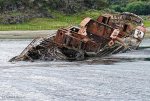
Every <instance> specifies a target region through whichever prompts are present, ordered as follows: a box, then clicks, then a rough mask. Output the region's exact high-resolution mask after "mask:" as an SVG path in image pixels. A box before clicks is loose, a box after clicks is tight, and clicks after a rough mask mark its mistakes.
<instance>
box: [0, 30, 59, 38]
mask: <svg viewBox="0 0 150 101" xmlns="http://www.w3.org/2000/svg"><path fill="white" fill-rule="evenodd" d="M55 32H56V30H37V31H0V39H32V38H36V37H43V36H46V35H50V34H54V33H55Z"/></svg>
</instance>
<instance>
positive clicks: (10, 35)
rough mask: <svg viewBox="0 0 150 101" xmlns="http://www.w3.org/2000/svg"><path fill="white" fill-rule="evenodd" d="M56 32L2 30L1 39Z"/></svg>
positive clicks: (149, 31)
mask: <svg viewBox="0 0 150 101" xmlns="http://www.w3.org/2000/svg"><path fill="white" fill-rule="evenodd" d="M54 33H56V30H37V31H0V39H33V38H36V37H44V36H46V35H51V34H54ZM145 38H150V27H149V28H147V33H146V35H145Z"/></svg>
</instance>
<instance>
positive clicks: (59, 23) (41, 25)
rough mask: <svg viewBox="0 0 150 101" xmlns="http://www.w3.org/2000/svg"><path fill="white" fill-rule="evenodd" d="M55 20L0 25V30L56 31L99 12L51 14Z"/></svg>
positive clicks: (33, 20)
mask: <svg viewBox="0 0 150 101" xmlns="http://www.w3.org/2000/svg"><path fill="white" fill-rule="evenodd" d="M53 15H55V18H53V19H52V18H35V19H32V20H30V21H29V22H27V23H23V24H14V25H0V30H49V29H58V28H60V27H66V26H70V25H78V24H79V23H80V22H81V21H82V20H83V19H84V18H85V17H91V18H97V17H98V16H99V15H100V12H99V11H96V10H89V11H86V12H82V13H78V14H74V15H70V16H66V15H64V14H61V13H58V12H53Z"/></svg>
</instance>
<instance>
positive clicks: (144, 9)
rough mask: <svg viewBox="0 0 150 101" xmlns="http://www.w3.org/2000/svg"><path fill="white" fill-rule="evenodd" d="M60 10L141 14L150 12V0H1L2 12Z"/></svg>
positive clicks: (70, 12)
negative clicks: (91, 10) (94, 10)
mask: <svg viewBox="0 0 150 101" xmlns="http://www.w3.org/2000/svg"><path fill="white" fill-rule="evenodd" d="M27 9H32V10H37V11H53V10H56V11H60V12H64V13H66V14H72V13H77V12H81V11H84V10H87V9H96V10H103V9H110V10H112V11H115V12H125V11H128V12H132V13H136V14H139V15H148V14H150V0H0V12H1V13H3V12H4V11H13V10H16V11H25V10H27Z"/></svg>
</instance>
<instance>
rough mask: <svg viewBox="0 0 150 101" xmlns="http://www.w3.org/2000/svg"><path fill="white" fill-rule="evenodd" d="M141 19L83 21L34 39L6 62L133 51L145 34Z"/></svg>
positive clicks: (108, 17) (125, 15) (117, 17)
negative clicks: (77, 25) (52, 34)
mask: <svg viewBox="0 0 150 101" xmlns="http://www.w3.org/2000/svg"><path fill="white" fill-rule="evenodd" d="M145 32H146V30H145V28H144V26H143V23H142V19H141V18H140V17H138V16H137V15H135V14H132V13H122V14H118V15H108V14H107V15H102V16H100V17H98V19H97V20H92V19H91V18H85V19H84V20H83V21H82V22H81V23H80V26H79V27H76V26H72V27H68V28H61V29H59V30H58V31H57V32H56V34H55V35H54V36H47V37H45V38H37V39H34V40H33V41H32V42H31V43H30V44H29V45H28V46H27V48H25V50H23V52H22V53H21V54H20V55H18V56H16V57H14V58H12V59H11V60H10V61H25V60H26V61H28V60H30V61H34V60H49V61H51V60H84V59H86V58H87V57H91V56H95V57H103V56H107V55H110V54H116V53H119V52H125V51H127V50H134V49H137V48H138V47H139V45H140V43H141V42H142V40H143V38H144V35H145Z"/></svg>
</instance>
